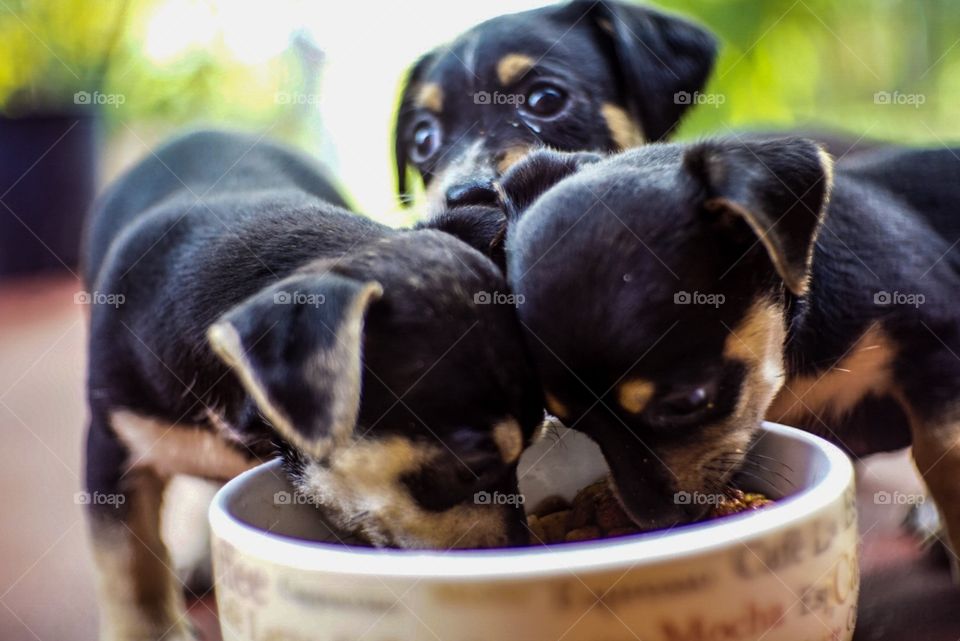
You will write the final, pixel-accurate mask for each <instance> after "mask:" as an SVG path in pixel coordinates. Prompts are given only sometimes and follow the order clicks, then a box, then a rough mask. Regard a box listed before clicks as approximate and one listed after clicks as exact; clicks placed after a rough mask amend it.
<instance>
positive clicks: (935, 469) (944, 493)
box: [911, 412, 960, 580]
mask: <svg viewBox="0 0 960 641" xmlns="http://www.w3.org/2000/svg"><path fill="white" fill-rule="evenodd" d="M953 414H954V416H953V417H952V418H950V419H948V420H944V421H941V422H935V423H931V422H926V421H922V420H918V419H917V418H913V419H912V422H913V425H912V426H911V429H912V431H913V459H914V462H915V463H916V465H917V469H918V470H919V471H920V474H921V476H923V480H924V482H925V483H926V484H927V488H928V489H929V491H930V495H931V496H932V497H933V500H934V501H935V502H936V504H937V508H938V509H939V513H940V516H941V519H942V522H943V525H944V527H945V529H946V534H947V541H948V542H949V545H950V547H951V548H952V550H950V551H949V556H950V566H951V568H952V569H953V575H954V578H955V579H957V580H960V572H958V570H960V563H958V558H957V554H958V553H960V416H957V415H956V414H957V412H954V413H953Z"/></svg>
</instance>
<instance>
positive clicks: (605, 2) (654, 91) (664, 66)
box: [575, 0, 717, 141]
mask: <svg viewBox="0 0 960 641" xmlns="http://www.w3.org/2000/svg"><path fill="white" fill-rule="evenodd" d="M575 4H579V5H581V6H591V5H592V9H590V13H591V16H592V18H593V22H594V24H596V25H597V33H598V34H599V37H601V38H610V39H611V41H612V45H613V52H614V56H615V58H616V63H617V65H618V67H619V76H620V79H621V83H622V85H623V86H622V90H623V95H624V96H625V97H626V100H627V107H628V109H629V110H630V113H631V115H632V116H633V118H634V119H635V120H636V121H637V122H638V123H639V124H640V126H641V127H642V128H643V133H644V136H645V137H646V138H647V140H650V141H656V140H661V139H663V138H665V137H666V136H668V135H670V133H671V132H672V131H673V129H674V127H676V125H677V123H678V122H679V121H680V118H681V117H682V116H683V114H684V112H685V111H686V110H687V108H688V107H689V106H690V103H691V100H690V98H691V96H692V95H693V94H694V93H695V92H697V91H700V90H701V89H702V88H703V87H704V85H705V84H706V82H707V78H708V77H709V76H710V72H711V71H712V70H713V63H714V60H715V59H716V55H717V42H716V39H715V38H714V37H713V35H712V34H711V33H710V32H709V31H707V30H706V29H704V28H703V27H700V26H698V25H695V24H693V23H692V22H689V21H687V20H684V19H683V18H680V17H677V16H673V15H669V14H666V13H662V12H660V11H657V10H655V9H651V8H649V7H644V6H640V5H636V4H632V3H631V4H627V3H624V2H618V1H616V0H601V1H600V2H594V0H579V1H578V2H577V3H575Z"/></svg>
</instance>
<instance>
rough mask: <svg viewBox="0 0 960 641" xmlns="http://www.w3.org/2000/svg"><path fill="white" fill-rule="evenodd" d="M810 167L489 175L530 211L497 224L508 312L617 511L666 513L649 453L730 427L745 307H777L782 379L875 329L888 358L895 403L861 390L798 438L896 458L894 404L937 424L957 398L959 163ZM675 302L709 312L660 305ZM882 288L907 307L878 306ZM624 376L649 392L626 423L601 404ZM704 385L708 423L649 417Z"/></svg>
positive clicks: (759, 156)
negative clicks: (592, 444) (724, 424)
mask: <svg viewBox="0 0 960 641" xmlns="http://www.w3.org/2000/svg"><path fill="white" fill-rule="evenodd" d="M574 165H576V168H575V169H574V170H573V171H571V167H573V166H574ZM827 167H828V163H827V164H825V163H824V159H823V157H822V156H821V154H820V152H819V150H818V148H817V146H816V145H815V144H814V143H812V142H810V141H806V140H800V139H786V140H779V141H767V142H757V141H751V142H743V141H734V140H718V141H708V142H703V143H698V144H694V145H677V144H656V145H649V146H645V147H641V148H638V149H636V150H631V151H628V152H625V153H622V154H618V155H615V156H611V157H609V158H608V159H605V160H601V161H598V162H592V163H579V164H578V163H571V156H570V155H568V154H559V153H555V152H538V153H536V154H532V155H530V156H528V157H527V158H526V159H525V160H524V161H522V162H521V163H520V164H518V165H516V166H515V167H513V168H512V169H511V170H510V171H509V172H508V173H507V174H506V175H505V176H504V178H503V188H504V191H505V192H506V198H508V199H512V200H513V201H514V202H523V203H528V202H529V203H532V204H531V205H530V206H529V207H528V208H526V210H525V211H522V212H521V215H519V216H518V217H517V218H516V219H511V222H510V223H509V228H508V233H507V265H508V269H507V271H508V281H509V282H510V284H511V287H512V288H513V290H514V291H515V292H516V293H517V294H521V295H523V296H524V297H525V303H524V305H522V306H520V308H519V314H520V317H521V322H522V323H523V325H524V327H525V329H526V331H527V333H528V343H529V345H530V347H531V349H532V351H533V352H534V355H535V360H536V361H537V364H538V368H539V374H540V376H541V380H542V382H543V384H544V386H545V389H546V391H547V392H549V393H550V394H551V395H552V396H554V397H556V398H557V399H558V400H559V401H560V402H561V403H562V406H564V407H565V408H566V409H568V410H569V416H568V417H566V418H567V420H568V422H569V423H570V424H572V425H574V426H575V427H576V428H577V429H581V430H584V431H585V432H587V433H588V434H590V435H592V436H593V437H594V438H595V439H597V441H598V442H599V443H600V446H601V448H602V449H603V450H604V452H605V453H606V454H607V456H608V459H610V462H611V465H612V467H613V471H614V475H615V477H616V479H617V483H618V485H619V486H620V490H621V493H622V495H623V498H624V500H625V502H626V504H627V506H628V507H630V508H632V511H633V513H634V515H647V514H650V513H652V512H654V511H656V510H661V511H662V512H663V513H665V514H671V515H672V514H675V513H676V510H675V509H674V508H673V506H671V505H670V503H671V501H670V500H669V489H670V485H671V482H670V478H669V474H668V473H667V471H666V470H664V469H663V466H662V465H661V464H660V463H659V462H658V461H657V460H656V457H655V456H654V455H653V454H652V453H657V452H662V451H663V449H662V448H665V447H669V446H671V445H677V444H679V446H680V447H686V446H688V445H689V446H693V445H694V444H698V443H702V440H703V439H704V438H706V436H705V434H706V433H705V431H704V430H705V429H706V426H708V425H710V424H712V423H715V422H717V421H722V420H723V419H724V417H728V416H730V412H731V411H732V408H733V407H734V404H735V402H736V399H738V398H740V396H741V395H743V394H744V392H745V391H746V390H745V389H744V385H745V382H744V381H745V374H746V373H747V370H745V369H744V368H743V366H742V363H740V362H739V361H737V360H735V359H733V360H732V359H726V358H724V356H723V350H724V345H725V342H726V341H727V339H728V337H729V336H730V335H731V331H732V329H733V328H735V327H737V326H738V324H739V323H740V322H741V321H743V320H744V317H745V315H746V314H747V312H748V311H749V310H750V309H751V306H752V305H754V303H756V302H757V301H764V300H766V301H771V302H773V303H774V304H776V305H778V306H779V307H780V309H782V310H783V311H782V322H783V326H784V327H785V328H786V342H785V345H784V348H783V349H784V352H783V356H784V362H785V365H786V377H787V381H788V384H789V381H790V380H791V379H795V378H796V377H803V376H813V377H818V376H821V375H823V374H826V373H827V372H828V371H830V369H831V368H832V367H833V366H834V365H836V364H837V362H838V361H839V360H841V359H842V358H843V357H844V356H845V355H847V354H848V352H849V351H850V350H851V348H852V346H853V345H854V344H855V342H856V341H857V340H858V339H859V338H860V337H861V336H863V335H864V333H865V332H866V331H867V329H868V328H870V327H871V326H873V325H877V326H879V327H880V328H882V330H883V331H884V332H885V334H886V336H887V337H888V338H889V340H890V342H891V343H892V345H890V346H889V347H890V348H891V349H892V350H893V352H894V356H893V362H892V372H891V375H892V378H893V381H892V384H891V390H896V394H897V396H895V397H894V396H892V395H891V396H887V395H884V396H877V395H875V394H870V393H868V394H867V395H865V396H864V397H863V398H861V399H860V402H859V404H858V405H856V406H855V407H853V408H851V409H850V411H849V412H847V413H845V414H844V415H842V416H839V417H835V418H828V419H827V422H823V421H821V420H820V419H819V418H817V417H816V416H811V417H809V421H808V422H807V423H806V424H803V425H801V426H802V427H806V428H808V429H810V430H812V431H815V432H818V433H820V434H822V435H824V436H826V437H827V438H831V439H833V440H835V441H837V442H839V443H840V444H841V445H842V446H844V447H845V448H846V449H847V450H848V451H850V452H851V453H853V454H856V455H865V454H868V453H872V452H877V451H884V450H890V449H895V448H899V447H904V446H906V445H908V444H910V442H911V440H913V436H912V434H913V433H912V432H911V425H910V424H908V421H907V419H908V411H907V409H906V408H905V407H904V404H906V405H907V406H908V407H909V412H910V413H912V416H913V417H914V420H915V424H914V425H913V426H912V427H913V429H914V430H916V429H927V430H931V429H932V428H930V427H929V426H932V425H936V424H937V422H938V421H939V422H943V421H945V420H947V421H949V420H950V419H949V418H945V417H948V415H949V414H950V412H952V411H954V410H955V408H956V403H957V398H958V391H960V359H958V358H957V356H956V355H957V354H960V308H958V307H957V303H956V292H957V291H958V287H960V250H958V249H957V241H958V239H960V216H958V215H957V209H956V207H957V205H956V203H958V202H960V158H958V153H957V150H951V149H940V150H905V149H899V150H879V151H872V152H863V153H860V154H858V155H857V156H856V157H853V158H851V159H849V160H844V161H840V162H838V163H837V166H836V168H835V176H834V178H833V188H832V191H830V192H829V193H828V183H829V179H830V175H829V173H830V172H829V170H828V168H827ZM519 175H522V176H523V179H522V180H514V178H515V176H519ZM538 176H539V177H541V178H542V180H537V177H538ZM828 201H829V204H828V205H827V204H826V203H827V202H828ZM824 207H825V209H824ZM761 240H763V241H766V244H765V242H761ZM774 259H776V260H774ZM778 261H779V262H778ZM791 290H793V291H791ZM681 291H686V292H699V293H701V294H705V295H722V296H723V297H724V299H725V300H724V302H723V303H722V304H719V305H715V306H711V305H709V304H704V305H689V304H687V305H677V304H675V302H676V301H675V298H674V297H675V296H676V295H677V293H678V292H681ZM883 292H888V293H890V294H891V295H892V294H893V293H894V292H898V293H900V294H907V295H921V296H923V297H924V301H923V302H922V304H919V305H911V304H904V303H899V304H898V303H896V302H894V303H893V304H883V301H882V300H881V301H880V303H879V304H878V302H877V299H876V297H877V296H882V293H883ZM866 374H868V373H866V372H856V373H854V374H851V376H863V375H866ZM624 377H626V378H631V377H640V378H643V379H648V380H651V381H654V382H655V383H656V385H657V388H656V389H657V392H656V394H655V395H654V397H653V398H652V399H651V401H650V403H649V404H648V406H647V408H646V409H645V410H644V412H643V413H642V414H640V415H639V416H634V415H630V414H629V413H626V412H624V411H623V410H622V408H620V407H619V406H618V405H617V402H616V398H615V396H614V387H615V385H616V384H617V383H618V381H621V380H624ZM701 387H702V388H703V389H705V390H707V393H708V394H709V395H710V396H711V397H712V399H713V402H712V404H711V405H710V406H709V407H708V408H705V409H704V410H703V411H702V412H701V413H699V414H698V413H696V412H693V413H690V414H688V415H685V414H684V412H682V411H681V412H679V413H677V412H675V414H676V415H674V416H672V417H669V413H668V414H667V415H668V417H669V420H666V421H661V420H660V419H661V418H662V417H663V415H664V414H663V411H662V410H663V406H664V404H665V403H666V404H668V405H669V404H670V403H674V405H673V407H674V408H675V407H676V405H675V403H676V398H677V392H679V393H681V396H682V393H684V392H687V391H689V390H692V389H697V388H701ZM761 409H764V408H761ZM761 417H762V413H761V415H758V416H757V417H756V418H757V419H759V418H761ZM773 418H776V417H773ZM954 420H956V419H954ZM924 425H925V426H928V427H926V428H924V427H918V426H924ZM949 433H950V432H946V434H949ZM930 435H931V436H932V435H933V433H932V432H930ZM657 495H659V496H660V497H662V498H660V499H659V500H658V499H657V498H655V497H656V496H657ZM934 496H935V498H937V496H936V488H934ZM651 497H654V498H651Z"/></svg>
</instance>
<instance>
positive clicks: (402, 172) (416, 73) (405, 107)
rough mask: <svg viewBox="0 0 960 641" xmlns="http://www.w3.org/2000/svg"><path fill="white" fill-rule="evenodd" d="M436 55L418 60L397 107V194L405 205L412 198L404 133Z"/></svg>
mask: <svg viewBox="0 0 960 641" xmlns="http://www.w3.org/2000/svg"><path fill="white" fill-rule="evenodd" d="M433 58H434V56H433V55H431V54H429V53H428V54H425V55H424V56H422V57H421V58H420V59H419V60H417V61H416V62H415V63H414V65H413V67H411V68H410V71H409V72H408V73H407V77H406V79H405V80H404V82H403V87H402V89H401V92H400V105H399V106H398V107H397V119H396V121H395V123H394V127H393V155H394V161H395V163H396V168H397V196H399V197H400V204H401V205H403V206H404V207H409V206H410V200H409V199H408V198H406V195H407V193H406V192H407V167H408V165H407V149H406V147H405V145H404V142H403V135H404V132H405V131H406V129H407V126H408V125H409V124H410V115H411V112H412V111H413V110H414V108H415V105H414V99H413V97H414V95H415V94H416V90H417V85H418V83H419V82H420V81H421V80H422V79H423V74H424V73H425V72H426V70H427V67H428V66H429V65H430V64H431V63H432V62H433Z"/></svg>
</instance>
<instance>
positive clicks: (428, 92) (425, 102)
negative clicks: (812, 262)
mask: <svg viewBox="0 0 960 641" xmlns="http://www.w3.org/2000/svg"><path fill="white" fill-rule="evenodd" d="M414 102H415V103H416V105H417V106H418V107H422V108H423V109H429V110H430V111H432V112H434V113H440V112H441V111H443V88H442V87H441V86H440V85H438V84H437V83H435V82H428V83H426V84H424V85H422V86H421V87H420V89H419V90H417V97H416V99H415V100H414Z"/></svg>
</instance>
